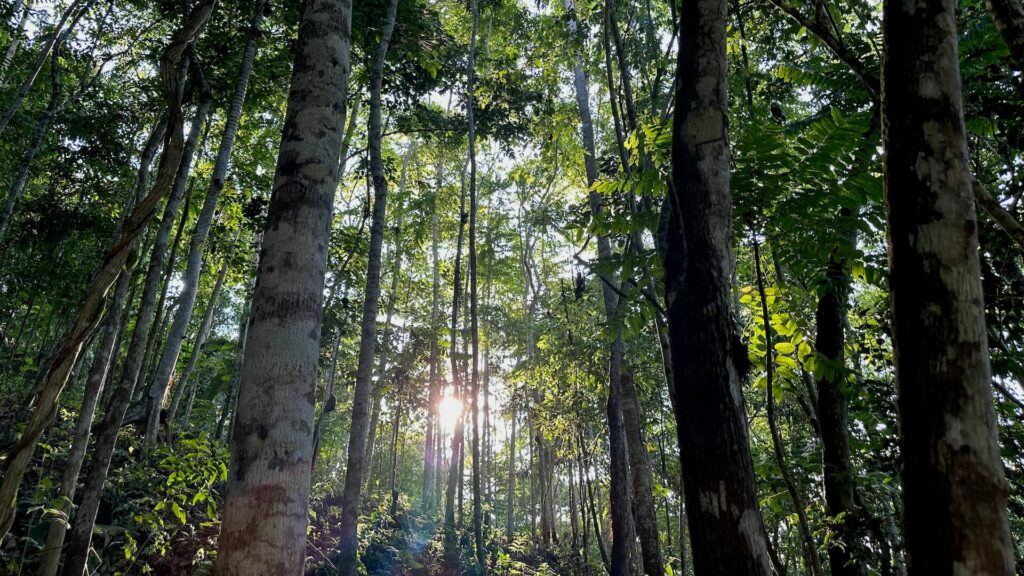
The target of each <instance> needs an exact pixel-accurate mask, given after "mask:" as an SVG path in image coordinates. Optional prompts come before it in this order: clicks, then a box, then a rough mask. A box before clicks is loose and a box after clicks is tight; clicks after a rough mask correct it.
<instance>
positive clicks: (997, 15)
mask: <svg viewBox="0 0 1024 576" xmlns="http://www.w3.org/2000/svg"><path fill="white" fill-rule="evenodd" d="M987 3H988V9H989V11H990V12H991V13H992V21H993V22H995V24H996V28H998V29H999V34H1001V35H1002V37H1003V40H1004V41H1005V42H1006V45H1007V46H1008V47H1009V48H1010V56H1011V57H1012V58H1013V65H1014V67H1015V68H1016V69H1017V72H1021V73H1024V6H1022V5H1021V3H1020V0H987Z"/></svg>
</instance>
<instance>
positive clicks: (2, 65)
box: [0, 0, 31, 86]
mask: <svg viewBox="0 0 1024 576" xmlns="http://www.w3.org/2000/svg"><path fill="white" fill-rule="evenodd" d="M29 8H31V4H30V3H29V2H25V1H24V0H16V1H15V3H14V7H13V10H12V11H11V12H12V14H13V15H14V17H15V18H17V19H18V23H17V24H15V25H13V26H11V28H12V29H13V32H12V33H11V43H10V44H8V45H7V50H5V51H4V57H3V59H2V60H0V86H5V85H6V84H7V83H6V79H7V69H8V68H10V67H11V61H13V60H14V55H15V54H17V52H18V48H19V47H20V46H21V41H22V36H24V35H25V23H26V22H28V16H29ZM19 14H20V15H19Z"/></svg>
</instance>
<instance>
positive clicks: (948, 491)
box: [882, 0, 1014, 576]
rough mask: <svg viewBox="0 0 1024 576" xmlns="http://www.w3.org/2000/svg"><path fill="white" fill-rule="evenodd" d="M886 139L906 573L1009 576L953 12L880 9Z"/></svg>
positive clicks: (930, 7)
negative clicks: (881, 13) (884, 55)
mask: <svg viewBox="0 0 1024 576" xmlns="http://www.w3.org/2000/svg"><path fill="white" fill-rule="evenodd" d="M883 14H884V21H883V29H882V30H883V38H884V42H885V54H887V57H886V58H885V59H884V63H883V70H882V85H883V87H884V89H883V90H882V93H883V101H882V126H883V130H884V134H883V136H884V138H883V140H884V144H885V152H886V157H885V195H886V204H887V208H888V237H889V266H890V286H891V288H890V289H891V293H892V300H893V303H892V310H893V321H892V322H893V358H894V360H895V364H896V386H897V408H898V409H899V421H900V432H901V439H900V447H901V454H902V456H903V470H902V480H903V492H902V494H903V503H904V508H903V534H904V539H905V543H906V550H907V572H908V574H910V575H911V576H923V575H925V574H927V575H961V574H963V575H967V574H978V575H982V574H984V575H989V576H994V575H1000V576H1001V575H1009V574H1013V573H1014V565H1013V550H1014V547H1013V541H1012V539H1011V536H1010V530H1009V525H1008V521H1007V508H1006V505H1007V493H1008V485H1007V482H1006V479H1005V478H1004V475H1003V463H1002V458H1001V456H1000V449H999V443H998V439H997V431H996V418H995V411H994V408H993V406H992V393H991V385H992V379H991V370H990V366H989V351H988V339H987V335H986V332H985V309H984V296H983V292H982V286H981V269H980V264H979V261H978V233H977V230H978V223H977V220H976V215H975V208H974V201H973V196H972V184H973V182H972V180H973V179H972V176H971V172H970V164H969V159H968V151H967V137H966V131H965V128H964V118H963V103H962V100H961V81H960V64H959V62H960V61H959V58H958V55H957V24H956V2H955V0H936V1H933V2H924V3H904V2H893V1H892V0H887V1H886V2H884V7H883Z"/></svg>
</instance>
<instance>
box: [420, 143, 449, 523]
mask: <svg viewBox="0 0 1024 576" xmlns="http://www.w3.org/2000/svg"><path fill="white" fill-rule="evenodd" d="M436 177H437V183H436V185H435V187H434V197H433V199H432V203H433V212H434V213H433V216H432V218H431V224H430V255H431V275H432V279H433V284H432V290H431V306H430V382H429V386H430V391H429V393H428V397H427V410H426V417H427V429H426V431H425V433H424V440H423V496H422V500H423V501H422V507H423V510H424V511H427V510H430V509H431V505H430V504H431V502H432V501H433V497H432V492H433V486H434V485H435V482H434V476H435V475H436V474H437V473H438V469H437V468H435V467H434V459H435V455H434V444H435V440H434V434H435V433H434V426H435V422H436V421H437V417H438V403H439V402H440V398H441V382H440V381H439V378H440V375H439V368H440V366H439V365H438V364H439V362H440V349H439V348H440V347H439V346H438V344H437V338H438V336H439V334H438V330H439V328H440V327H439V326H438V319H439V316H440V304H441V268H440V263H441V259H440V252H439V245H440V236H439V228H440V220H441V214H440V211H439V210H438V206H437V204H438V202H437V199H438V196H439V195H440V194H441V187H442V186H443V185H444V160H443V159H442V158H438V161H437V168H436Z"/></svg>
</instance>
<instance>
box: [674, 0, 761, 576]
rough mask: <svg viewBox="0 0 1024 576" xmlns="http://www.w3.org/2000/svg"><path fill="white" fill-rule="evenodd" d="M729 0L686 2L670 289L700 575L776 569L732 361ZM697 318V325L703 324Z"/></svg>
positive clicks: (680, 421) (680, 426) (735, 348)
mask: <svg viewBox="0 0 1024 576" xmlns="http://www.w3.org/2000/svg"><path fill="white" fill-rule="evenodd" d="M725 37H726V5H725V2H721V1H716V0H684V1H683V4H682V10H681V13H680V37H679V39H680V40H679V62H678V69H677V79H676V85H677V86H678V91H677V93H676V106H675V118H674V123H673V139H672V175H673V178H672V185H671V186H670V189H669V202H668V209H669V225H668V243H667V246H666V251H665V255H664V258H665V294H666V302H667V312H668V314H667V317H668V326H669V334H670V341H671V346H672V348H671V357H672V369H673V375H674V378H675V382H674V383H673V385H674V387H675V390H676V393H675V396H676V402H677V404H676V410H675V412H676V428H677V434H678V439H679V448H680V460H681V465H682V470H683V478H684V481H683V484H684V487H685V495H686V509H687V516H688V519H689V524H690V541H691V544H692V548H693V567H694V573H695V574H697V576H713V575H719V574H720V575H723V576H725V575H732V574H747V575H752V576H753V575H762V576H767V575H768V574H770V573H771V569H770V567H769V562H768V553H767V545H766V539H765V532H764V527H763V523H762V520H761V512H760V509H759V507H758V501H757V495H756V489H755V485H754V470H753V464H752V462H751V457H750V448H749V445H748V437H747V429H746V416H745V409H744V406H743V396H742V394H741V390H740V385H741V380H742V375H741V374H739V373H738V371H737V369H736V366H735V365H734V362H733V359H734V357H738V356H745V355H746V352H745V351H744V350H743V349H742V347H741V346H740V345H739V344H738V339H737V337H736V335H735V328H734V326H733V320H732V317H731V314H730V311H729V282H730V276H731V274H730V268H731V254H730V245H731V242H732V194H731V192H730V188H729V147H728V138H727V128H726V126H727V124H726V116H725V115H726V110H727V109H728V94H727V85H728V82H727V77H726V71H727V66H726V56H725ZM695 326H700V327H701V329H700V330H695V329H694V327H695Z"/></svg>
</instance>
